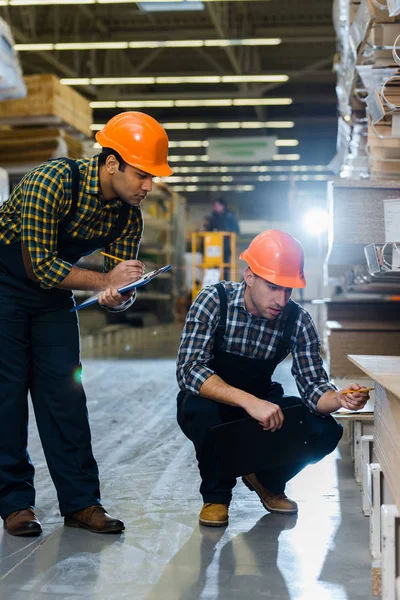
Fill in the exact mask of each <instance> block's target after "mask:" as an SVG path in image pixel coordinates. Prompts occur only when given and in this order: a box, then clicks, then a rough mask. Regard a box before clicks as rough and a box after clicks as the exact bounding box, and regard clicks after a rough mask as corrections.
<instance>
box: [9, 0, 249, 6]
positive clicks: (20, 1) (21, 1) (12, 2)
mask: <svg viewBox="0 0 400 600" xmlns="http://www.w3.org/2000/svg"><path fill="white" fill-rule="evenodd" d="M228 1H229V2H231V1H232V0H202V2H228ZM237 1H238V0H237ZM241 1H244V0H241ZM247 1H251V0H247ZM95 2H96V3H98V4H121V3H124V4H134V3H137V0H1V1H0V5H1V6H23V5H28V4H30V5H32V6H39V5H42V4H64V5H69V4H95ZM150 3H155V4H160V3H171V0H145V4H150ZM174 3H175V4H176V3H182V4H186V3H194V4H196V3H198V0H174Z"/></svg>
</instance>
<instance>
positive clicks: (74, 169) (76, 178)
mask: <svg viewBox="0 0 400 600" xmlns="http://www.w3.org/2000/svg"><path fill="white" fill-rule="evenodd" d="M59 160H63V161H65V162H66V163H67V164H68V166H69V168H70V169H71V180H72V187H71V199H72V201H71V207H70V209H69V211H68V213H67V214H66V216H65V218H64V219H63V220H62V225H63V226H65V225H68V223H70V222H71V221H72V219H73V218H74V215H75V213H76V209H77V207H78V200H79V183H80V173H79V167H78V165H77V164H76V162H75V161H74V160H72V158H67V157H63V158H61V159H59Z"/></svg>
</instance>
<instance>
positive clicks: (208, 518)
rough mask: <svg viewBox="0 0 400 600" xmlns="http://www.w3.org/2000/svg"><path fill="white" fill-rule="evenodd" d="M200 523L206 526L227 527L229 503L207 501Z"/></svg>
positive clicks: (201, 513)
mask: <svg viewBox="0 0 400 600" xmlns="http://www.w3.org/2000/svg"><path fill="white" fill-rule="evenodd" d="M199 523H200V525H205V527H226V526H227V525H228V504H214V503H212V502H206V503H205V504H203V508H202V509H201V511H200V516H199Z"/></svg>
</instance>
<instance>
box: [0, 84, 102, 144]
mask: <svg viewBox="0 0 400 600" xmlns="http://www.w3.org/2000/svg"><path fill="white" fill-rule="evenodd" d="M24 81H25V84H26V87H27V91H28V93H27V96H26V97H25V98H21V99H19V100H7V101H6V102H0V124H11V125H60V124H63V125H67V126H69V127H71V128H72V129H74V130H75V131H76V132H80V133H83V134H84V135H85V136H88V137H90V136H91V135H92V132H91V129H90V125H91V124H92V122H93V115H92V109H91V108H90V104H89V100H87V99H86V98H84V97H83V96H82V95H81V94H79V93H78V92H76V91H75V90H74V89H72V88H70V87H68V86H66V85H62V84H61V83H60V80H59V79H58V78H57V77H56V76H55V75H28V76H26V77H24Z"/></svg>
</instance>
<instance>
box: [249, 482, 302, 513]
mask: <svg viewBox="0 0 400 600" xmlns="http://www.w3.org/2000/svg"><path fill="white" fill-rule="evenodd" d="M242 481H243V483H244V484H245V486H247V487H248V488H249V490H251V491H252V492H256V494H257V495H258V497H259V498H260V500H261V502H262V503H263V505H264V507H265V508H266V509H267V510H269V512H272V513H283V514H287V515H290V514H294V513H297V512H298V506H297V504H296V502H294V501H293V500H290V498H288V497H287V496H286V494H284V493H283V492H282V493H281V494H274V493H273V492H270V491H269V490H267V488H265V487H264V486H263V485H262V484H261V483H260V482H259V481H258V479H257V477H256V476H255V474H254V473H250V474H249V475H244V476H243V477H242Z"/></svg>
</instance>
